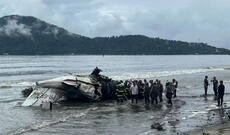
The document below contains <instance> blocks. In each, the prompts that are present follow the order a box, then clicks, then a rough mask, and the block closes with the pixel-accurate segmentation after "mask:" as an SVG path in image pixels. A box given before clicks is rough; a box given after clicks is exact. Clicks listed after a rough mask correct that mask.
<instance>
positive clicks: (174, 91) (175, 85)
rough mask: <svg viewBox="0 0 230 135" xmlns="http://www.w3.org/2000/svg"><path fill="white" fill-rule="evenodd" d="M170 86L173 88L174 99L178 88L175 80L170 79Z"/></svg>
mask: <svg viewBox="0 0 230 135" xmlns="http://www.w3.org/2000/svg"><path fill="white" fill-rule="evenodd" d="M172 86H173V97H174V98H176V91H177V86H178V82H177V81H176V79H172Z"/></svg>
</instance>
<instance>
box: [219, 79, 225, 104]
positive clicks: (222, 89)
mask: <svg viewBox="0 0 230 135" xmlns="http://www.w3.org/2000/svg"><path fill="white" fill-rule="evenodd" d="M224 91H225V86H224V84H223V81H220V85H219V87H218V106H220V105H221V106H222V105H223V100H224Z"/></svg>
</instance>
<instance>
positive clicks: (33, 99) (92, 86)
mask: <svg viewBox="0 0 230 135" xmlns="http://www.w3.org/2000/svg"><path fill="white" fill-rule="evenodd" d="M100 72H101V70H100V69H98V68H97V67H96V68H95V69H94V70H93V72H92V73H91V74H90V75H71V76H64V77H61V78H54V79H51V80H45V81H39V82H36V85H35V86H33V87H32V88H30V89H31V90H32V92H31V93H30V95H29V96H28V97H27V99H26V100H25V101H24V102H23V103H22V106H42V105H43V104H44V103H58V102H60V101H63V100H80V101H100V100H106V99H113V98H114V97H115V90H116V88H117V86H118V85H119V84H120V82H119V81H115V80H112V79H110V78H108V77H106V76H103V75H100V74H99V73H100Z"/></svg>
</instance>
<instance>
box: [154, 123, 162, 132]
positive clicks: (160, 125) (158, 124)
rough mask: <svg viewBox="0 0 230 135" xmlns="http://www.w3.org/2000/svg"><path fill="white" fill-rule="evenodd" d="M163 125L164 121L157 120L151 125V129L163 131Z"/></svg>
mask: <svg viewBox="0 0 230 135" xmlns="http://www.w3.org/2000/svg"><path fill="white" fill-rule="evenodd" d="M163 125H164V123H159V122H156V123H153V124H152V125H151V129H157V130H158V131H163V130H164V128H163Z"/></svg>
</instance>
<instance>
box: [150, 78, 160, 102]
mask: <svg viewBox="0 0 230 135" xmlns="http://www.w3.org/2000/svg"><path fill="white" fill-rule="evenodd" d="M158 94H159V91H158V85H157V82H154V83H153V85H152V86H151V92H150V95H151V103H152V104H154V102H155V103H156V104H158V100H157V99H158Z"/></svg>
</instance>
